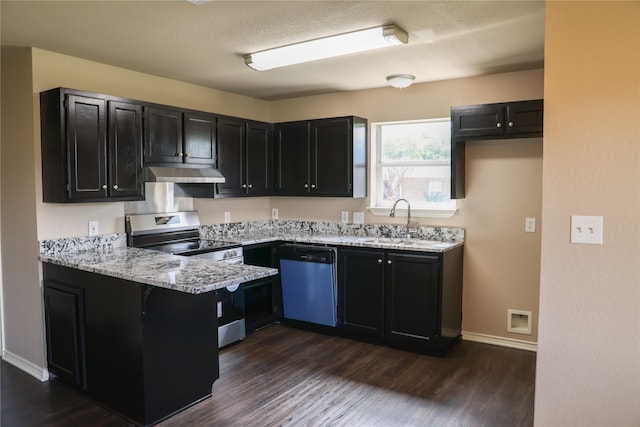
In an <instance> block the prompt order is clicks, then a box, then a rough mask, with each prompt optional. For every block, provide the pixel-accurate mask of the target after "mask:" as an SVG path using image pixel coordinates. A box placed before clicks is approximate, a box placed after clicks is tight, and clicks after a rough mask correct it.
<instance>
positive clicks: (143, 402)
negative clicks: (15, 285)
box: [43, 263, 219, 426]
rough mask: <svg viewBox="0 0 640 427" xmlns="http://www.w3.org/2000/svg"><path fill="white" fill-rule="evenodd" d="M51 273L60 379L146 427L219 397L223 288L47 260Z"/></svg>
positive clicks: (53, 365) (50, 333)
mask: <svg viewBox="0 0 640 427" xmlns="http://www.w3.org/2000/svg"><path fill="white" fill-rule="evenodd" d="M43 275H44V279H45V309H46V322H47V348H48V350H49V351H50V352H52V353H51V354H49V355H48V357H49V359H50V364H49V369H50V371H51V372H52V374H54V375H55V377H54V378H53V379H54V380H56V381H59V382H61V383H64V384H66V385H68V386H69V387H72V388H74V389H76V390H78V391H79V392H81V393H83V394H85V395H86V396H88V397H89V398H91V399H93V400H95V401H97V402H99V403H100V404H103V405H105V406H106V407H108V408H110V409H112V410H113V411H115V412H118V413H120V414H121V415H123V416H125V417H127V418H128V419H130V420H132V421H134V422H135V423H137V424H140V425H145V426H146V425H152V424H155V423H157V422H159V421H161V420H163V419H165V418H167V417H169V416H171V415H173V414H174V413H176V412H178V411H180V410H182V409H185V408H186V407H188V406H190V405H192V404H193V403H195V402H198V401H200V400H202V399H204V398H206V397H209V396H210V395H211V387H212V385H213V383H214V381H215V380H216V379H217V378H218V377H219V368H218V335H217V334H218V328H217V326H218V324H217V317H216V315H217V313H216V295H215V292H207V293H204V294H199V295H194V294H188V293H184V292H178V291H174V290H170V289H165V288H159V287H155V286H150V285H144V284H140V283H136V282H130V281H127V280H123V279H118V278H113V277H107V276H102V275H99V274H95V273H90V272H86V271H80V270H75V269H72V268H68V267H62V266H58V265H53V264H47V263H44V264H43ZM83 342H84V351H83V350H82V347H83ZM78 347H80V349H81V350H80V351H78V350H77V348H78ZM83 370H84V373H83ZM78 372H79V374H78Z"/></svg>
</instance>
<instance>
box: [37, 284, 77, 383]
mask: <svg viewBox="0 0 640 427" xmlns="http://www.w3.org/2000/svg"><path fill="white" fill-rule="evenodd" d="M44 312H45V329H46V334H47V336H48V337H55V338H56V339H55V340H47V366H48V369H49V372H50V373H51V374H53V375H55V376H56V377H58V378H60V379H61V381H63V382H66V383H69V384H72V385H74V386H77V387H79V388H81V389H82V390H85V389H86V387H87V383H86V370H85V368H86V367H85V335H84V296H83V291H82V289H81V288H76V287H72V286H68V285H65V284H62V283H58V282H54V281H49V280H47V281H45V283H44Z"/></svg>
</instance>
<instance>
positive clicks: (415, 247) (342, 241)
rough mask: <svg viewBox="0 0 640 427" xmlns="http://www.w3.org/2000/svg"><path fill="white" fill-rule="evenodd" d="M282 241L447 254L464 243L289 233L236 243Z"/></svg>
mask: <svg viewBox="0 0 640 427" xmlns="http://www.w3.org/2000/svg"><path fill="white" fill-rule="evenodd" d="M277 240H282V241H286V242H291V243H311V244H321V245H336V246H355V247H361V248H381V249H396V250H404V251H418V252H446V251H448V250H451V249H453V248H456V247H458V246H462V245H464V242H441V241H437V240H425V239H417V238H411V239H406V238H404V239H403V238H391V237H369V236H366V237H365V236H333V235H309V234H287V233H270V232H265V233H255V232H254V233H251V234H250V235H244V236H243V235H239V236H238V237H237V238H236V239H235V241H237V242H238V243H241V244H242V245H244V246H248V245H253V244H258V243H267V242H273V241H277Z"/></svg>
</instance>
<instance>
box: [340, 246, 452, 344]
mask: <svg viewBox="0 0 640 427" xmlns="http://www.w3.org/2000/svg"><path fill="white" fill-rule="evenodd" d="M338 323H339V328H340V330H341V331H342V333H343V334H345V335H347V336H350V337H353V338H364V339H367V338H375V339H376V340H377V341H378V342H382V343H384V344H388V345H391V346H398V347H401V348H407V349H410V350H415V351H421V352H423V351H424V352H434V351H435V352H437V351H446V350H447V349H448V348H450V347H451V346H452V345H453V344H454V343H455V342H457V340H458V339H459V337H460V334H461V327H462V247H458V248H454V249H452V250H450V251H447V252H445V253H428V252H405V251H403V252H398V251H392V250H389V251H385V250H380V249H353V248H340V249H339V251H338Z"/></svg>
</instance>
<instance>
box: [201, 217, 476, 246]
mask: <svg viewBox="0 0 640 427" xmlns="http://www.w3.org/2000/svg"><path fill="white" fill-rule="evenodd" d="M411 231H412V236H414V237H415V238H417V239H425V240H438V241H441V242H464V228H458V227H456V228H452V227H431V226H423V227H415V228H412V229H411ZM414 232H415V234H413V233H414ZM404 233H406V226H404V225H389V224H343V223H338V222H321V221H291V220H263V221H247V222H234V223H229V224H215V225H203V226H201V227H200V236H201V238H203V239H208V240H236V239H238V238H251V237H256V236H260V235H262V236H265V237H268V236H278V235H287V236H309V235H311V236H316V235H327V236H355V237H402V236H403V235H404Z"/></svg>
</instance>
